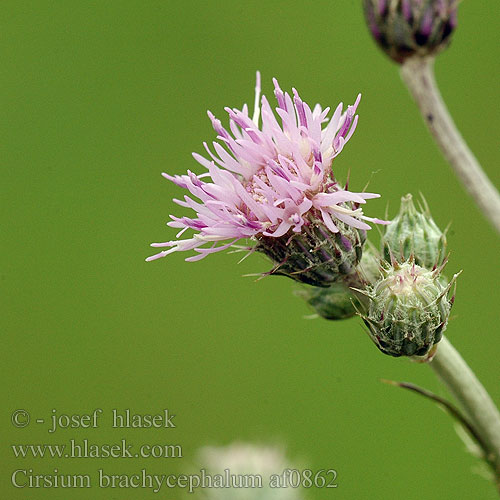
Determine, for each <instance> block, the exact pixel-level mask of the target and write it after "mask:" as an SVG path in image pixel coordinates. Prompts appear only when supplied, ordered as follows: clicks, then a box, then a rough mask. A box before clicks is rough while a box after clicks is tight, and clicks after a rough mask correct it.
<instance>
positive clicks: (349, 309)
mask: <svg viewBox="0 0 500 500" xmlns="http://www.w3.org/2000/svg"><path fill="white" fill-rule="evenodd" d="M296 294H297V295H298V296H299V297H302V298H303V299H304V300H305V301H306V302H307V303H308V304H309V305H310V306H312V307H313V308H314V310H315V311H316V313H317V314H318V315H319V316H321V317H322V318H325V319H331V320H336V319H347V318H351V317H352V316H354V315H355V314H356V308H355V307H354V304H355V303H356V302H357V301H356V297H355V296H354V294H353V293H352V291H351V290H350V289H349V287H348V286H347V285H344V284H343V283H334V284H333V285H332V286H329V287H328V288H319V287H307V288H305V289H303V290H298V291H297V292H296Z"/></svg>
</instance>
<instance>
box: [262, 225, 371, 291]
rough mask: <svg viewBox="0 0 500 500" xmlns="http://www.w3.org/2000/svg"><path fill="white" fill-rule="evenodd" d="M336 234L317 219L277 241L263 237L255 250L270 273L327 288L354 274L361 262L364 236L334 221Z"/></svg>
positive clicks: (360, 231)
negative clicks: (264, 258)
mask: <svg viewBox="0 0 500 500" xmlns="http://www.w3.org/2000/svg"><path fill="white" fill-rule="evenodd" d="M337 227H338V229H339V231H338V232H336V233H334V232H332V231H330V230H329V229H328V228H327V227H326V226H325V225H324V224H323V223H322V222H321V221H320V220H315V221H313V222H312V223H310V224H309V225H307V226H306V225H304V226H303V227H302V232H301V233H294V234H292V236H290V234H287V235H284V236H281V237H279V238H274V237H269V236H267V237H266V236H263V237H260V238H259V239H258V244H257V247H256V250H257V251H259V252H262V253H264V254H265V255H267V256H268V257H269V258H270V259H271V260H272V261H273V262H274V264H275V267H274V268H273V269H272V270H271V271H270V272H269V274H276V275H283V276H288V277H289V278H292V279H294V280H296V281H299V282H301V283H306V284H308V285H313V286H316V287H328V286H330V285H331V284H333V283H338V282H340V281H342V279H343V277H344V276H346V275H349V274H351V273H353V272H354V270H355V268H356V266H357V265H358V263H359V262H360V260H361V256H362V253H363V250H362V249H363V244H364V242H365V240H366V233H365V231H364V230H362V229H356V228H354V227H352V226H348V225H347V224H344V223H343V222H341V221H338V222H337Z"/></svg>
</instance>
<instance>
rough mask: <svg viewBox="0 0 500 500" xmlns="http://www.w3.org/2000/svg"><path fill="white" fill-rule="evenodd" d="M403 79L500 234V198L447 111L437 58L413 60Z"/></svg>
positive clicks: (403, 70) (408, 62)
mask: <svg viewBox="0 0 500 500" xmlns="http://www.w3.org/2000/svg"><path fill="white" fill-rule="evenodd" d="M401 77H402V79H403V81H404V82H405V84H406V85H407V86H408V89H409V90H410V93H411V94H412V96H413V98H414V99H415V102H416V103H417V105H418V107H419V108H420V112H421V113H422V116H423V118H424V121H425V123H426V124H427V126H428V127H429V130H430V132H431V133H432V135H433V136H434V139H435V140H436V142H437V143H438V146H439V147H440V148H441V151H442V152H443V154H444V156H445V158H446V159H447V160H448V162H449V163H450V165H451V166H452V168H453V169H454V170H455V173H456V174H457V175H458V177H459V179H460V180H461V181H462V183H463V185H464V186H465V188H466V189H467V191H468V192H469V194H470V195H471V196H472V197H473V198H474V201H475V202H476V203H477V205H478V206H479V208H480V209H481V210H482V212H483V213H484V215H485V216H486V217H487V218H488V219H489V220H490V221H491V223H492V224H493V226H494V227H495V228H496V230H497V231H498V232H499V233H500V195H499V193H498V191H497V189H496V188H495V186H494V185H493V184H492V183H491V181H490V180H489V179H488V176H487V175H486V174H485V173H484V171H483V170H482V168H481V165H479V162H478V161H477V159H476V157H475V156H474V155H473V153H472V151H471V150H470V149H469V148H468V146H467V144H466V143H465V141H464V139H463V137H462V136H461V135H460V132H459V131H458V129H457V127H456V126H455V123H454V122H453V119H452V118H451V116H450V114H449V113H448V110H447V109H446V105H445V103H444V102H443V99H442V97H441V94H440V93H439V89H438V87H437V84H436V80H435V78H434V58H433V57H426V58H424V57H419V56H415V57H410V58H409V59H407V60H406V61H405V62H404V63H403V64H402V65H401Z"/></svg>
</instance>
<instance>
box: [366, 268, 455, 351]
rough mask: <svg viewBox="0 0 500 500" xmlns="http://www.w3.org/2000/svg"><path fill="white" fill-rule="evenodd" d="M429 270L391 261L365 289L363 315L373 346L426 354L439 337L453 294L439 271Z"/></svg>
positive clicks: (382, 349) (445, 322) (450, 285)
mask: <svg viewBox="0 0 500 500" xmlns="http://www.w3.org/2000/svg"><path fill="white" fill-rule="evenodd" d="M441 269H442V268H439V269H436V270H434V271H429V270H427V269H424V268H423V267H420V266H418V265H417V264H415V263H414V262H413V261H412V260H409V261H406V262H403V263H401V264H399V263H397V262H395V261H393V263H392V265H391V266H388V267H387V268H385V269H383V270H382V272H383V277H382V278H381V279H380V280H379V281H378V282H377V283H376V284H375V285H374V286H373V287H370V288H369V289H368V290H367V291H365V293H366V295H367V296H368V297H369V299H370V304H369V307H368V312H367V314H366V315H362V318H363V320H364V322H365V324H366V325H367V326H368V329H369V334H370V337H371V338H372V340H373V341H374V343H375V344H376V346H377V347H378V348H379V349H380V350H381V351H382V352H383V353H385V354H389V355H391V356H396V357H397V356H414V355H415V356H425V355H426V354H428V353H429V351H430V349H431V348H432V346H433V345H434V344H437V343H438V342H439V341H440V340H441V337H442V334H443V332H444V330H445V329H446V325H447V323H448V318H449V316H450V309H451V306H452V305H453V301H454V296H453V297H451V298H449V291H450V289H451V287H452V285H453V284H454V283H455V280H456V277H457V276H458V275H455V276H454V277H453V279H452V280H451V282H450V283H449V284H448V285H444V284H443V280H442V278H441V279H440V276H439V273H440V271H441Z"/></svg>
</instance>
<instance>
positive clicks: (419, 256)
mask: <svg viewBox="0 0 500 500" xmlns="http://www.w3.org/2000/svg"><path fill="white" fill-rule="evenodd" d="M382 248H383V254H384V258H385V259H386V260H387V262H391V255H393V256H396V258H399V259H400V260H407V259H409V258H410V257H411V256H413V258H414V260H415V264H417V265H419V266H421V267H425V268H427V269H435V268H437V267H439V266H440V265H441V264H442V263H443V261H444V259H445V257H446V235H445V233H443V232H442V231H441V230H440V229H439V228H438V226H437V225H436V223H435V222H434V219H433V218H432V216H431V213H430V211H429V207H428V206H427V203H426V202H425V199H424V198H422V205H421V206H420V208H419V209H417V208H416V207H415V205H414V203H413V199H412V196H411V194H407V195H406V196H403V198H401V208H400V210H399V214H398V215H397V216H396V217H395V218H394V219H393V220H392V221H391V223H390V224H389V225H388V226H387V227H386V230H385V234H384V236H383V237H382Z"/></svg>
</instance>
